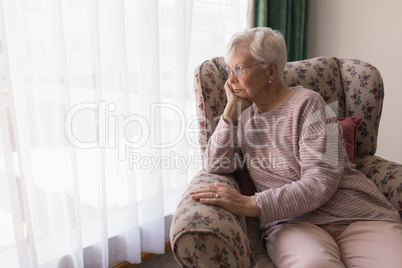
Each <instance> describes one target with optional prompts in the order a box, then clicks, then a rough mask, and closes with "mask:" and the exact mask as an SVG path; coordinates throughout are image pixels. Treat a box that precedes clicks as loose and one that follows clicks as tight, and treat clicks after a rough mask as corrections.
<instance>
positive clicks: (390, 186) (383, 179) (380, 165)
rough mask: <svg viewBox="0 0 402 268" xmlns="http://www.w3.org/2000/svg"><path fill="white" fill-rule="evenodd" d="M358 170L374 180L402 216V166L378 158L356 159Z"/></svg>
mask: <svg viewBox="0 0 402 268" xmlns="http://www.w3.org/2000/svg"><path fill="white" fill-rule="evenodd" d="M355 164H356V168H357V169H358V170H359V171H360V172H362V173H363V174H365V175H366V176H367V177H368V178H369V179H370V180H372V181H373V182H374V183H375V185H377V187H378V189H380V191H381V192H382V193H383V194H384V196H385V197H386V198H387V199H388V200H389V201H390V203H391V204H392V205H393V206H394V207H395V208H396V210H397V211H399V214H400V215H401V216H402V195H401V192H402V165H401V164H398V163H395V162H391V161H388V160H385V159H383V158H381V157H378V156H375V155H374V156H367V157H365V158H356V160H355Z"/></svg>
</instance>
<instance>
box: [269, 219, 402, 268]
mask: <svg viewBox="0 0 402 268" xmlns="http://www.w3.org/2000/svg"><path fill="white" fill-rule="evenodd" d="M265 240H266V242H267V243H266V247H267V251H268V255H269V257H270V258H271V260H272V262H273V263H274V264H275V265H276V267H278V268H283V267H286V268H291V267H292V268H293V267H296V268H304V267H306V268H307V267H308V268H335V267H362V268H363V267H364V268H371V267H372V268H400V267H402V224H398V223H391V222H384V221H360V222H355V223H352V224H350V225H337V224H328V225H320V226H317V225H313V224H310V223H305V222H294V223H288V224H284V225H277V226H275V227H273V228H272V229H271V231H270V233H269V235H268V236H267V237H266V238H265Z"/></svg>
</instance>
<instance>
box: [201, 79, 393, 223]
mask: <svg viewBox="0 0 402 268" xmlns="http://www.w3.org/2000/svg"><path fill="white" fill-rule="evenodd" d="M292 90H293V92H292V93H291V95H290V96H289V97H288V98H287V100H286V101H285V102H284V103H283V104H282V105H281V106H279V107H278V108H276V109H275V110H272V111H269V112H265V113H259V112H258V111H257V108H256V106H255V104H253V105H252V106H251V107H250V108H248V109H246V110H245V111H244V112H243V113H242V114H241V116H240V119H239V123H238V125H237V126H233V125H230V124H228V123H226V122H225V121H224V120H220V121H219V123H218V126H217V128H216V129H215V132H214V133H213V135H212V136H211V138H210V140H209V142H208V146H207V149H206V152H205V155H204V167H205V169H206V170H207V171H208V172H210V173H219V174H228V173H232V172H234V171H235V170H236V169H238V168H240V167H242V165H244V164H245V165H247V167H248V170H249V173H250V176H251V178H252V180H253V182H254V184H255V187H256V188H257V191H258V193H256V195H257V199H258V203H259V205H260V207H261V215H260V220H261V226H260V227H261V228H262V229H263V230H268V229H269V228H270V227H271V226H273V225H275V224H277V223H279V222H282V221H294V220H298V221H306V222H310V223H313V224H328V223H340V224H345V223H346V224H347V223H351V222H353V221H357V220H384V221H392V222H400V216H399V214H398V212H397V211H396V209H395V208H394V207H393V206H392V205H391V204H390V203H389V202H388V200H387V199H386V198H385V197H384V195H383V194H382V193H381V192H380V191H379V190H378V188H377V187H376V186H375V184H374V183H372V182H371V181H370V180H369V179H368V178H367V177H366V176H365V175H363V174H362V173H360V172H359V171H358V170H356V169H355V166H354V165H353V164H352V163H350V162H349V160H348V157H347V153H346V148H345V143H344V141H343V138H342V128H341V127H340V125H339V124H338V121H337V118H336V115H335V114H334V113H333V112H332V110H331V109H330V108H329V107H328V106H327V105H326V104H325V102H324V100H323V99H322V98H321V96H320V95H319V94H318V93H316V92H314V91H312V90H309V89H305V88H302V87H295V88H293V89H292Z"/></svg>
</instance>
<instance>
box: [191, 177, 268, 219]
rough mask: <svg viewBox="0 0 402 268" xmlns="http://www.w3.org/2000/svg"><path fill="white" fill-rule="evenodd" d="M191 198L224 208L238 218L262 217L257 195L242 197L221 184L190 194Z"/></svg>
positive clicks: (198, 189)
mask: <svg viewBox="0 0 402 268" xmlns="http://www.w3.org/2000/svg"><path fill="white" fill-rule="evenodd" d="M190 196H191V198H192V199H193V200H198V201H200V202H201V203H204V204H210V205H215V206H219V207H222V208H224V209H226V210H228V211H230V212H232V213H233V214H235V215H238V216H247V217H257V216H260V207H259V206H258V205H257V202H256V196H255V195H254V196H245V195H242V194H240V193H239V192H238V191H236V190H234V189H231V188H229V187H226V186H225V185H222V184H220V183H215V185H214V186H202V187H199V188H197V189H195V190H193V191H192V192H190Z"/></svg>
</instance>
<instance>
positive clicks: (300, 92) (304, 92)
mask: <svg viewBox="0 0 402 268" xmlns="http://www.w3.org/2000/svg"><path fill="white" fill-rule="evenodd" d="M292 89H293V90H295V93H296V94H297V96H298V98H299V99H307V100H312V99H313V100H319V101H324V100H323V98H322V96H321V95H320V93H318V92H316V91H314V90H312V89H309V88H305V87H302V86H296V87H293V88H292Z"/></svg>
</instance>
